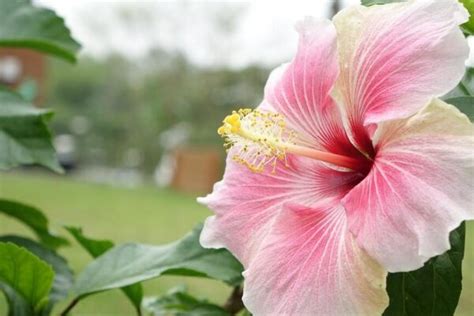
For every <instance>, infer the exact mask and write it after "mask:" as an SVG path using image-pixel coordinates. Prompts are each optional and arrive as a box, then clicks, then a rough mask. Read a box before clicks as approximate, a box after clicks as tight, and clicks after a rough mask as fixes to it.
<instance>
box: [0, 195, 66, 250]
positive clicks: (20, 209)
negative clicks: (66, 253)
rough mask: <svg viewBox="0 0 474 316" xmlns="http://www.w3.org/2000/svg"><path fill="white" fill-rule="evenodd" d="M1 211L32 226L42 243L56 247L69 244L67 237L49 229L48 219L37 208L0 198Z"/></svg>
mask: <svg viewBox="0 0 474 316" xmlns="http://www.w3.org/2000/svg"><path fill="white" fill-rule="evenodd" d="M0 213H3V214H5V215H8V216H11V217H13V218H15V219H17V220H19V221H20V222H22V223H23V224H25V225H26V226H28V227H29V228H31V229H32V230H33V231H34V232H35V233H36V235H37V236H38V238H39V239H40V240H41V243H42V244H43V245H45V246H47V247H49V248H52V249H56V248H58V247H60V246H64V245H68V244H69V243H68V241H67V240H66V239H64V238H62V237H58V236H55V235H53V234H52V233H51V232H50V231H49V228H48V226H49V224H48V219H47V218H46V216H45V215H44V214H43V213H42V212H41V211H40V210H38V209H37V208H34V207H32V206H29V205H26V204H22V203H19V202H14V201H9V200H4V199H0Z"/></svg>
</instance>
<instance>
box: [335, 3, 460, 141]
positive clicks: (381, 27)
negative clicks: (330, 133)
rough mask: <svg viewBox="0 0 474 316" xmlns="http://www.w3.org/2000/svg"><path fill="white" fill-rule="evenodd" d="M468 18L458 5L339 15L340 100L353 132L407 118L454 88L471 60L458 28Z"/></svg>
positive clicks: (378, 8) (404, 6)
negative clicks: (432, 99) (467, 62)
mask: <svg viewBox="0 0 474 316" xmlns="http://www.w3.org/2000/svg"><path fill="white" fill-rule="evenodd" d="M468 16H469V14H468V13H467V10H466V9H465V8H464V7H463V6H462V5H461V4H460V3H459V2H458V1H457V0H420V1H413V0H412V1H409V2H406V3H394V4H387V5H383V6H371V7H368V8H367V7H363V6H354V7H350V8H348V9H345V10H342V11H341V12H340V13H339V14H337V15H336V17H335V18H334V23H335V25H336V29H337V36H338V51H339V62H340V68H341V72H340V76H339V78H338V82H337V84H336V87H337V88H336V89H335V91H334V95H335V97H336V98H337V99H338V101H340V102H339V103H340V104H341V105H344V107H345V110H346V111H347V114H348V116H349V123H350V124H351V127H352V129H354V128H359V129H360V126H357V125H359V124H360V125H365V126H367V125H370V124H371V123H378V122H381V121H385V120H390V119H400V118H406V117H408V116H410V115H412V114H414V113H416V112H417V111H418V110H420V109H421V108H422V107H423V106H424V105H426V104H427V103H428V102H429V100H430V99H431V98H432V97H435V96H441V95H443V94H445V93H447V92H448V91H450V90H451V89H452V88H454V87H455V86H456V84H457V83H458V82H459V80H460V79H461V78H462V76H463V74H464V71H465V69H464V62H465V60H466V59H467V58H468V55H469V48H468V45H467V41H466V40H465V38H464V36H463V34H462V32H461V30H460V29H459V27H458V25H459V24H461V23H463V22H465V21H467V19H468ZM356 133H360V131H356ZM358 142H359V143H360V142H361V141H360V140H358Z"/></svg>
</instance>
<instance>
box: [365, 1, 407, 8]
mask: <svg viewBox="0 0 474 316" xmlns="http://www.w3.org/2000/svg"><path fill="white" fill-rule="evenodd" d="M402 1H403V0H361V1H360V2H361V4H362V5H365V6H366V7H370V6H371V5H376V4H387V3H393V2H402Z"/></svg>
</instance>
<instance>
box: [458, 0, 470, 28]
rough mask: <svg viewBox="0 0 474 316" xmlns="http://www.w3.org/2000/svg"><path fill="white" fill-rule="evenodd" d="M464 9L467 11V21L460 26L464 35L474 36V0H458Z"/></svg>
mask: <svg viewBox="0 0 474 316" xmlns="http://www.w3.org/2000/svg"><path fill="white" fill-rule="evenodd" d="M459 1H460V2H461V3H462V4H463V5H464V7H465V8H466V9H467V11H468V12H469V14H470V15H471V16H470V17H469V21H467V22H466V23H464V24H463V25H462V28H463V30H464V32H465V33H467V34H468V35H474V0H459Z"/></svg>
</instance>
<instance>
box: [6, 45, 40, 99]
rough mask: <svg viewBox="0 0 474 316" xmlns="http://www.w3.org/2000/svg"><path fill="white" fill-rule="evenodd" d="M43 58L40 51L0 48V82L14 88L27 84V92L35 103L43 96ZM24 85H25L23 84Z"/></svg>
mask: <svg viewBox="0 0 474 316" xmlns="http://www.w3.org/2000/svg"><path fill="white" fill-rule="evenodd" d="M45 74H46V64H45V58H44V56H43V55H41V54H40V53H37V52H35V51H32V50H27V49H19V48H0V83H1V84H4V85H6V86H8V87H10V88H13V89H15V90H17V89H20V88H22V85H29V87H28V88H29V89H30V90H31V91H30V92H27V93H29V94H30V95H31V97H32V98H33V99H34V101H35V103H36V104H41V102H42V100H43V98H44V84H43V83H44V79H45ZM24 87H26V86H24Z"/></svg>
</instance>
